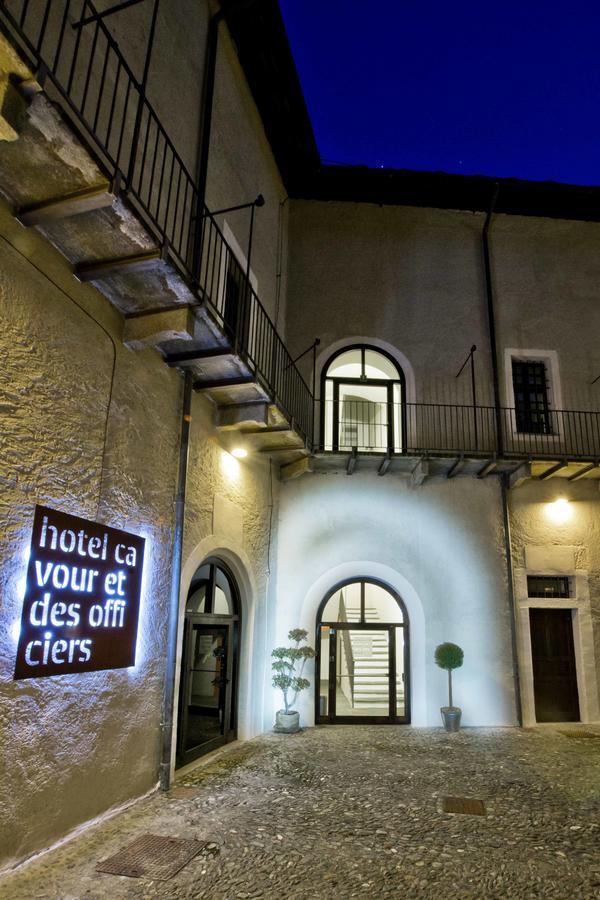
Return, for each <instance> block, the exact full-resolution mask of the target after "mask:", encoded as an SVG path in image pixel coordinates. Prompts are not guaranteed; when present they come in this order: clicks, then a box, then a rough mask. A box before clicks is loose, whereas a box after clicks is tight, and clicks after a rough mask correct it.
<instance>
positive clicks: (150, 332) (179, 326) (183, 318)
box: [123, 306, 195, 350]
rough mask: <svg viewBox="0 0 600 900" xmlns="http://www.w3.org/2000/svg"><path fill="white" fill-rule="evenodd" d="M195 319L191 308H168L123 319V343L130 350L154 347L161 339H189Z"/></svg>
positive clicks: (192, 334)
mask: <svg viewBox="0 0 600 900" xmlns="http://www.w3.org/2000/svg"><path fill="white" fill-rule="evenodd" d="M194 325H195V319H194V314H193V311H192V310H191V309H188V307H186V306H184V307H182V308H181V309H169V310H163V311H162V312H156V313H152V314H151V315H148V316H136V317H134V318H131V319H126V320H125V327H124V329H123V343H124V344H125V346H126V347H129V349H130V350H144V349H146V347H156V346H157V344H160V343H162V342H163V341H173V340H180V341H181V340H183V341H191V340H192V338H193V336H194Z"/></svg>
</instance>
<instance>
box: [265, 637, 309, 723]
mask: <svg viewBox="0 0 600 900" xmlns="http://www.w3.org/2000/svg"><path fill="white" fill-rule="evenodd" d="M307 637H308V631H305V630H304V629H303V628H292V630H291V631H290V632H289V633H288V638H289V640H290V641H292V642H293V643H294V646H293V647H276V648H275V650H273V652H272V653H271V656H272V657H274V659H275V662H273V663H272V666H271V667H272V669H273V687H276V688H279V689H280V690H281V692H282V694H283V704H284V709H280V710H278V712H277V714H276V717H275V728H274V731H281V732H283V733H284V734H293V733H294V732H296V731H300V713H298V712H296V710H295V709H293V706H294V703H295V702H296V700H297V698H298V694H299V693H300V691H304V690H306V688H307V687H310V681H308V679H306V678H303V677H302V673H303V672H304V667H305V665H306V660H307V659H312V657H313V656H314V655H315V651H314V650H313V648H312V647H308V646H303V647H301V646H300V644H302V643H303V642H304V641H305V640H306V638H307ZM297 665H299V666H300V668H299V669H298V670H296V666H297Z"/></svg>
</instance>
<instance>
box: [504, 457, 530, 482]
mask: <svg viewBox="0 0 600 900" xmlns="http://www.w3.org/2000/svg"><path fill="white" fill-rule="evenodd" d="M529 478H531V463H529V462H524V463H521V465H520V466H518V467H517V468H516V469H515V470H514V471H513V472H511V473H510V475H509V476H508V486H509V488H518V487H520V486H521V485H522V484H523V483H524V482H525V481H527V480H528V479H529Z"/></svg>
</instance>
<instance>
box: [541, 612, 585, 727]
mask: <svg viewBox="0 0 600 900" xmlns="http://www.w3.org/2000/svg"><path fill="white" fill-rule="evenodd" d="M529 623H530V628H531V654H532V658H533V690H534V697H535V717H536V720H537V721H538V722H578V721H579V694H578V691H577V671H576V667H575V647H574V644H573V616H572V611H571V610H570V609H530V610H529Z"/></svg>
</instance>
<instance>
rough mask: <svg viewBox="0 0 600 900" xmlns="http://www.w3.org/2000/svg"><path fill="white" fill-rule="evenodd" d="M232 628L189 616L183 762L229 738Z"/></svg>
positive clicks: (184, 674) (184, 665)
mask: <svg viewBox="0 0 600 900" xmlns="http://www.w3.org/2000/svg"><path fill="white" fill-rule="evenodd" d="M230 628H231V626H228V625H208V624H205V623H204V622H200V621H198V620H197V619H196V620H194V618H192V617H187V618H186V634H185V639H184V648H183V659H182V673H181V674H182V681H183V683H182V694H181V697H182V703H181V707H180V715H181V717H182V721H181V723H180V726H181V727H180V748H179V755H180V759H181V763H182V764H185V763H187V762H191V760H193V759H196V757H198V756H201V755H202V754H203V753H208V752H210V751H211V750H214V749H216V748H217V747H219V746H221V744H224V743H226V741H227V732H228V729H229V725H230V720H231V693H232V691H231V684H232V671H231V667H232V666H231V662H232V661H231V656H232V654H231V653H230V652H229V648H230V639H229V638H230Z"/></svg>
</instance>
